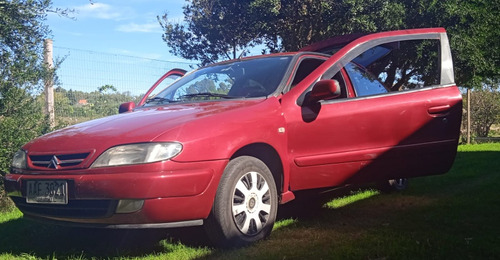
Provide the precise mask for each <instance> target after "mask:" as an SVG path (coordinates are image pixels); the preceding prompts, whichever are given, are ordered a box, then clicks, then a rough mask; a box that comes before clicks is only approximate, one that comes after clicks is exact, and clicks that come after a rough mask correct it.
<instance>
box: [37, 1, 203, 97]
mask: <svg viewBox="0 0 500 260" xmlns="http://www.w3.org/2000/svg"><path fill="white" fill-rule="evenodd" d="M52 3H53V8H61V9H66V8H69V9H73V10H74V11H75V12H74V13H72V14H70V16H72V17H74V19H69V18H67V17H61V16H59V15H57V14H53V13H50V14H49V15H48V17H47V21H46V23H47V25H48V26H49V28H50V30H51V31H52V40H53V43H54V58H55V59H64V61H63V62H62V63H61V65H60V67H59V69H58V70H57V75H58V77H59V83H60V84H59V85H60V86H62V87H63V88H65V89H67V90H69V89H73V90H80V91H85V92H92V91H95V90H96V89H97V88H98V87H100V86H103V85H106V84H110V85H113V86H115V87H116V88H117V89H118V91H119V92H125V91H130V92H131V93H132V94H134V95H139V94H142V93H145V92H146V90H147V89H149V87H150V86H151V85H152V84H153V83H154V82H155V81H156V80H157V79H158V78H159V77H160V76H161V75H163V74H164V73H165V72H166V71H168V70H170V69H172V68H183V69H187V70H189V64H188V63H191V64H193V63H196V62H194V61H186V60H184V59H182V58H179V57H175V56H173V55H172V54H170V53H169V48H168V46H167V44H166V43H165V42H164V41H163V40H162V38H161V36H162V29H161V26H160V25H159V23H158V21H157V18H156V17H157V16H158V15H162V14H164V13H165V12H167V13H168V15H169V19H171V20H172V21H174V22H182V21H183V17H184V16H183V13H182V11H183V10H182V6H184V5H185V3H186V2H185V1H182V0H177V1H174V0H102V1H100V0H92V1H89V0H71V1H68V0H53V1H52ZM79 50H85V51H84V52H81V51H79ZM109 54H116V56H112V55H109ZM120 55H127V56H131V57H141V58H146V59H152V60H151V61H148V60H140V59H134V58H127V57H124V56H120ZM160 60H161V61H169V62H172V63H165V62H159V61H160Z"/></svg>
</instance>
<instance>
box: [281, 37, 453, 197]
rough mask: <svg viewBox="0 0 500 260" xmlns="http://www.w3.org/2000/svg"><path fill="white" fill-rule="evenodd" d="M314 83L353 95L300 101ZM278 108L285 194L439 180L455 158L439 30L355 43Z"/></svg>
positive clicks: (447, 67) (448, 74) (449, 72)
mask: <svg viewBox="0 0 500 260" xmlns="http://www.w3.org/2000/svg"><path fill="white" fill-rule="evenodd" d="M322 48H323V49H328V46H322ZM319 79H335V80H337V81H339V82H340V86H344V90H343V91H347V89H350V90H352V91H353V92H354V95H351V96H347V97H345V96H344V98H336V99H325V100H323V101H320V102H316V103H313V104H312V103H310V102H307V97H308V93H309V92H310V91H311V89H312V88H313V85H314V83H315V82H316V81H317V80H319ZM282 104H283V108H284V110H285V113H284V114H285V115H286V120H287V124H288V127H287V128H288V136H289V137H290V138H289V152H290V154H291V161H290V165H291V175H290V186H291V189H292V190H299V189H308V188H318V187H329V186H337V185H343V184H347V183H357V182H367V181H378V180H387V179H393V178H403V177H413V176H423V175H430V174H441V173H444V172H446V171H448V170H449V168H450V167H451V165H452V163H453V160H454V158H455V154H456V148H457V144H458V138H459V129H460V122H461V112H462V103H461V94H460V92H459V90H458V88H457V87H456V86H455V83H454V78H453V67H452V61H451V53H450V48H449V45H448V38H447V36H446V32H445V30H444V29H442V28H432V29H415V30H405V31H393V32H385V33H377V34H370V35H366V36H362V37H359V38H357V39H355V40H353V41H351V42H350V43H348V44H347V45H346V46H345V47H343V48H341V49H339V50H338V51H336V52H335V53H334V54H333V55H332V56H331V58H330V59H328V60H327V61H326V62H325V63H323V64H322V65H321V66H320V67H319V68H318V69H316V70H315V71H313V72H312V73H311V74H310V75H309V76H308V77H306V78H305V79H304V80H302V81H301V82H300V83H299V84H298V85H297V86H296V87H295V88H293V89H292V90H291V91H289V92H288V93H286V94H285V95H284V96H283V99H282Z"/></svg>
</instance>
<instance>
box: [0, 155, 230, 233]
mask: <svg viewBox="0 0 500 260" xmlns="http://www.w3.org/2000/svg"><path fill="white" fill-rule="evenodd" d="M226 164H227V161H226V160H218V161H207V162H192V163H178V162H173V161H166V162H159V163H152V164H144V165H134V166H121V167H108V168H99V169H82V170H72V171H64V172H63V171H61V172H58V171H51V172H31V171H25V172H21V173H15V174H14V173H13V174H8V175H6V176H5V181H4V183H5V190H6V192H7V194H8V195H9V196H10V197H11V198H12V200H13V201H14V203H15V204H16V206H17V207H18V208H19V209H20V210H21V211H22V212H23V213H24V215H25V217H28V218H35V219H38V220H46V221H51V222H52V221H55V222H56V223H59V224H69V225H77V226H93V227H111V228H120V227H124V228H149V227H178V226H190V225H199V224H202V219H205V218H207V217H208V214H209V213H210V210H211V207H212V204H213V200H214V197H215V192H216V190H217V186H218V183H219V180H220V176H221V174H222V172H223V170H224V167H225V165H226ZM27 180H65V181H67V183H68V204H66V205H55V204H38V203H27V202H26V181H27ZM130 199H131V200H143V201H144V205H143V206H142V208H141V209H140V210H138V211H136V212H132V213H116V209H117V205H118V201H120V200H130Z"/></svg>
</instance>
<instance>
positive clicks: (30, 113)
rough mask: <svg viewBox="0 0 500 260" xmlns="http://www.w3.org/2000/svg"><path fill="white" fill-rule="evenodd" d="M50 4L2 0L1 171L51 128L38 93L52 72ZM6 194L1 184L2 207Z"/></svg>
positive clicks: (38, 0) (47, 1) (42, 0)
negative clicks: (47, 55) (46, 58)
mask: <svg viewBox="0 0 500 260" xmlns="http://www.w3.org/2000/svg"><path fill="white" fill-rule="evenodd" d="M50 7H51V2H50V0H11V1H0V129H1V130H0V131H1V133H0V143H1V144H2V145H1V147H0V172H1V173H5V172H7V171H8V169H9V167H10V162H11V159H12V155H13V154H14V152H16V150H17V149H19V148H20V147H21V145H23V144H24V143H26V142H28V141H29V140H31V139H33V138H34V137H36V136H38V135H40V134H43V133H44V132H46V131H47V130H48V125H47V123H46V120H45V116H44V115H43V114H42V108H41V106H40V105H39V103H38V102H36V98H35V96H36V94H37V93H39V92H40V90H41V86H43V85H42V84H41V82H42V80H43V78H44V77H45V76H47V75H51V74H50V73H49V71H48V70H47V69H46V67H45V66H44V64H43V39H44V38H46V36H47V35H48V34H49V29H48V28H47V26H46V25H44V23H43V22H44V20H45V18H46V14H47V12H48V11H49V9H50ZM36 111H39V112H36ZM20 130H21V131H20ZM0 182H1V180H0ZM3 196H4V195H3V183H0V204H2V206H4V205H3V204H5V203H6V200H4V199H3Z"/></svg>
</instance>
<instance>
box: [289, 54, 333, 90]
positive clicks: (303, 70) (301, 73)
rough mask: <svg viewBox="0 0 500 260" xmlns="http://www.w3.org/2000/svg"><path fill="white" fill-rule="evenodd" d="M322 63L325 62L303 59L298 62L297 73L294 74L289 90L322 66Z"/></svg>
mask: <svg viewBox="0 0 500 260" xmlns="http://www.w3.org/2000/svg"><path fill="white" fill-rule="evenodd" d="M323 62H325V60H320V59H303V60H302V61H301V62H300V65H299V67H298V68H297V71H296V72H295V75H294V77H293V81H292V84H291V86H290V89H292V88H293V87H295V86H296V85H297V84H299V82H301V81H302V80H303V79H304V78H305V77H307V76H308V75H309V74H310V73H311V72H313V71H314V70H315V69H316V68H317V67H319V65H321V64H323Z"/></svg>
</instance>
